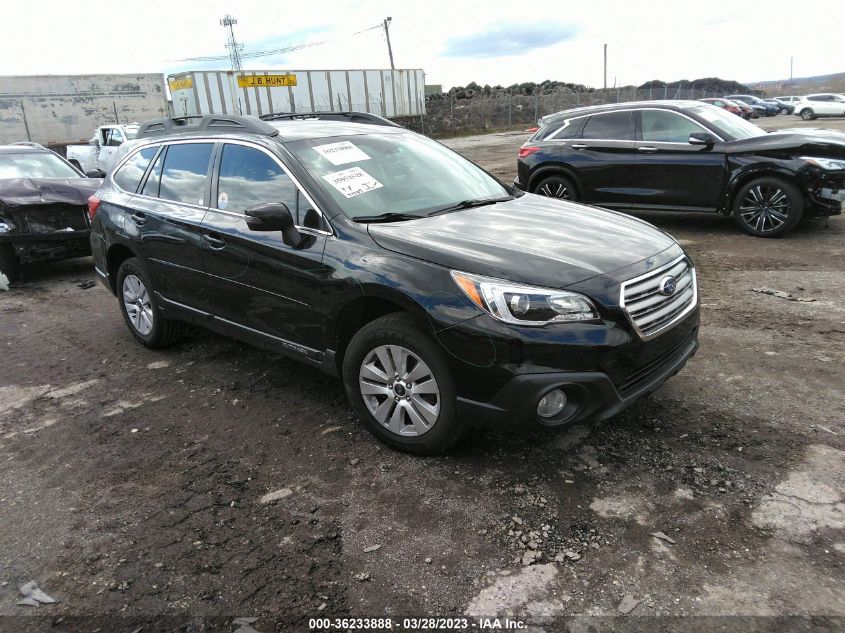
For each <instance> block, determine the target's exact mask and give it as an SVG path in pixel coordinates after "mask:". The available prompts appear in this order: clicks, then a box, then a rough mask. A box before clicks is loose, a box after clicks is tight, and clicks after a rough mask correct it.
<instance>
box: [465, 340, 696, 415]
mask: <svg viewBox="0 0 845 633" xmlns="http://www.w3.org/2000/svg"><path fill="white" fill-rule="evenodd" d="M698 346H699V343H698V327H696V328H695V329H694V330H693V331H692V333H691V334H690V335H689V337H688V338H687V339H686V340H685V341H683V342H682V343H681V344H680V345H679V346H677V347H675V348H673V349H672V350H670V351H669V352H667V353H666V354H664V355H662V356H661V357H659V358H657V359H655V360H654V361H652V362H651V363H649V364H648V365H646V366H645V367H642V368H640V369H639V370H638V371H637V372H635V373H634V374H632V377H631V379H630V380H628V381H627V382H626V383H625V384H624V385H621V386H617V385H614V383H613V381H612V380H611V379H610V377H609V376H608V375H607V374H605V373H603V372H598V371H594V372H552V373H538V374H522V375H519V376H515V377H514V378H512V379H511V380H510V381H509V382H508V383H507V384H506V385H505V386H504V387H503V388H502V389H501V390H500V391H499V393H498V394H496V396H495V397H494V398H493V399H492V400H490V401H489V402H477V401H473V400H469V399H466V398H458V412H459V414H460V416H461V419H463V420H464V421H466V422H468V423H470V424H472V425H475V426H489V427H496V428H500V429H501V428H514V429H516V428H531V427H560V426H567V425H570V424H576V423H592V422H598V421H600V420H605V419H607V418H609V417H612V416H614V415H616V414H617V413H619V412H621V411H623V410H624V409H626V408H628V407H629V406H631V405H632V404H634V402H636V401H637V400H638V399H640V398H642V397H643V396H645V395H647V394H649V393H652V392H653V391H655V390H657V389H658V388H659V387H660V386H661V385H662V384H663V383H664V382H666V381H667V380H668V379H669V378H671V377H672V376H674V375H675V374H677V373H678V372H679V371H680V370H681V369H682V368H683V367H684V365H685V364H686V362H687V361H688V360H689V359H690V358H692V356H693V355H694V354H695V353H696V351H697V350H698ZM557 387H559V388H561V389H563V390H564V391H565V392H566V394H567V398H568V404H567V406H566V407H565V408H564V410H563V411H562V413H561V414H559V415H558V416H556V417H555V418H552V419H550V420H549V419H543V418H540V417H539V416H538V415H537V414H536V407H537V403H538V401H539V400H540V398H542V396H543V395H544V394H545V393H546V392H548V391H549V390H551V389H554V388H557Z"/></svg>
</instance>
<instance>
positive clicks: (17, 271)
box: [0, 242, 21, 282]
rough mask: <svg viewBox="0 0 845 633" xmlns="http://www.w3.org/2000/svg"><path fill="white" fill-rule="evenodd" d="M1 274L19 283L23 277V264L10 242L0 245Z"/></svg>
mask: <svg viewBox="0 0 845 633" xmlns="http://www.w3.org/2000/svg"><path fill="white" fill-rule="evenodd" d="M0 273H3V274H4V275H6V279H8V280H9V281H10V282H11V281H17V280H18V279H20V276H21V264H20V262H19V261H18V256H17V255H15V249H14V248H13V247H12V245H11V244H9V243H8V242H7V243H5V244H0Z"/></svg>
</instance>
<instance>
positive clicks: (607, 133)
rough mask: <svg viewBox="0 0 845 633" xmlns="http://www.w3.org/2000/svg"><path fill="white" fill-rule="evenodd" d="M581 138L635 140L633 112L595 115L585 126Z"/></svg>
mask: <svg viewBox="0 0 845 633" xmlns="http://www.w3.org/2000/svg"><path fill="white" fill-rule="evenodd" d="M581 138H596V139H604V140H614V141H632V140H634V123H633V118H632V117H631V112H630V111H628V112H607V113H605V114H594V115H593V116H591V117H590V118H589V119H588V120H587V123H586V124H585V125H584V132H583V133H582V134H581Z"/></svg>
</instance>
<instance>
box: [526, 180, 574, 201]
mask: <svg viewBox="0 0 845 633" xmlns="http://www.w3.org/2000/svg"><path fill="white" fill-rule="evenodd" d="M534 193H536V194H537V195H540V196H546V197H547V198H556V199H558V200H571V201H572V202H576V201H577V200H578V191H577V189H575V184H574V183H573V182H572V181H571V180H570V179H569V178H567V177H566V176H560V175H557V174H556V175H554V176H547V177H546V178H543V179H542V180H541V181H540V182H539V183H537V186H536V187H534Z"/></svg>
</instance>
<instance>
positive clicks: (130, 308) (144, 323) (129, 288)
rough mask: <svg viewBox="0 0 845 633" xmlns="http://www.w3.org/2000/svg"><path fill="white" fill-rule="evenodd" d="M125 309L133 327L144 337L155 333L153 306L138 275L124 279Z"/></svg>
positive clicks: (127, 276)
mask: <svg viewBox="0 0 845 633" xmlns="http://www.w3.org/2000/svg"><path fill="white" fill-rule="evenodd" d="M123 307H124V308H126V314H127V315H128V316H129V322H130V323H131V324H132V327H133V328H135V330H136V331H137V332H138V334H140V335H142V336H147V335H149V333H150V332H152V331H153V318H154V317H153V306H152V303H150V295H149V293H148V292H147V288H146V287H145V286H144V283H143V282H142V281H141V280H140V279H139V278H138V277H137V276H136V275H126V277H124V279H123Z"/></svg>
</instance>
